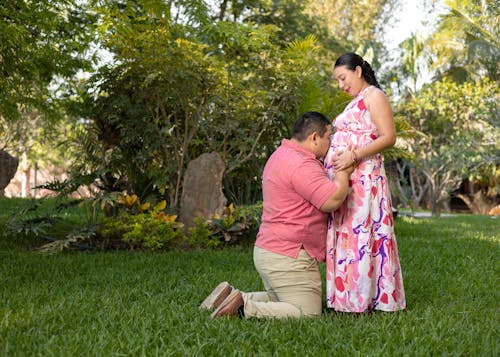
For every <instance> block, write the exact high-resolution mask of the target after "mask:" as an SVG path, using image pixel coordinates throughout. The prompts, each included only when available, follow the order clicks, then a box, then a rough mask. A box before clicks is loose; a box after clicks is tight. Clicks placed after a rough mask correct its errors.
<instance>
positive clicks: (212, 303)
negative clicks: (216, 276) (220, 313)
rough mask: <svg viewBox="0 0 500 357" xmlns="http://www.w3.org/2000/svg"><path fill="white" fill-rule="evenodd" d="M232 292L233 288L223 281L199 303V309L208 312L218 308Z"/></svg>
mask: <svg viewBox="0 0 500 357" xmlns="http://www.w3.org/2000/svg"><path fill="white" fill-rule="evenodd" d="M232 290H233V287H232V286H231V285H229V283H228V282H227V281H223V282H222V283H220V284H219V285H217V287H216V288H215V289H214V290H213V291H212V292H211V293H210V295H208V296H207V298H206V299H205V300H204V301H203V302H202V303H201V305H200V309H206V310H210V309H213V308H216V307H218V306H219V305H220V304H221V303H222V302H223V301H224V299H226V298H227V297H228V296H229V294H231V291H232Z"/></svg>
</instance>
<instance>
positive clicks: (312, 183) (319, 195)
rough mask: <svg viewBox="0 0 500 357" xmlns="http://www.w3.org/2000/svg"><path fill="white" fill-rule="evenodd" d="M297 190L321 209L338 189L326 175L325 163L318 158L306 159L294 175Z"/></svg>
mask: <svg viewBox="0 0 500 357" xmlns="http://www.w3.org/2000/svg"><path fill="white" fill-rule="evenodd" d="M292 185H293V187H294V189H295V191H296V192H297V193H298V194H299V195H300V196H302V197H303V198H304V199H305V200H307V201H309V202H311V204H312V205H313V206H314V207H316V208H317V209H319V208H320V207H321V206H322V205H323V204H324V203H325V202H326V200H328V198H330V196H331V195H332V194H333V192H334V191H335V190H336V185H335V183H334V182H332V181H330V179H329V178H328V176H327V175H326V171H325V169H324V167H323V165H322V164H321V163H320V162H319V161H317V160H313V159H311V160H307V161H304V162H303V163H302V164H301V165H300V166H299V167H297V169H296V170H295V172H294V173H293V175H292Z"/></svg>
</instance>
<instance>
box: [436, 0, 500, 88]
mask: <svg viewBox="0 0 500 357" xmlns="http://www.w3.org/2000/svg"><path fill="white" fill-rule="evenodd" d="M445 3H446V5H447V7H448V9H449V11H448V12H447V13H445V14H444V15H442V16H441V18H440V20H439V26H438V29H437V30H436V31H435V33H434V34H433V36H432V37H431V38H430V39H429V45H430V48H431V51H432V53H433V55H434V58H435V61H434V68H435V69H436V70H438V71H439V75H440V76H451V77H453V78H455V79H456V80H459V81H464V80H467V79H469V78H474V79H477V78H480V77H483V76H486V77H488V78H490V79H492V80H494V81H498V80H499V79H500V71H499V66H498V58H499V57H500V42H499V37H500V32H499V26H498V15H499V12H498V2H497V1H495V0H483V1H473V0H447V1H446V2H445Z"/></svg>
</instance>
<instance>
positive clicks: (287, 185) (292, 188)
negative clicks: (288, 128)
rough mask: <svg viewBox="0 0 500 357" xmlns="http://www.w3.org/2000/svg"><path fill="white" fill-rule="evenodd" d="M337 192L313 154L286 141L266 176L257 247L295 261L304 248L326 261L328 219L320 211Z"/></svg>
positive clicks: (263, 185)
mask: <svg viewBox="0 0 500 357" xmlns="http://www.w3.org/2000/svg"><path fill="white" fill-rule="evenodd" d="M335 189H336V185H335V184H334V183H333V182H332V181H330V179H329V178H328V177H327V175H326V172H325V169H324V167H323V164H322V163H321V162H320V161H319V160H318V159H316V156H315V155H314V154H313V153H312V152H309V151H307V150H306V149H304V148H302V147H301V146H300V145H298V144H297V143H296V142H294V141H292V140H287V139H284V140H283V141H282V142H281V146H280V147H279V148H278V149H277V150H276V151H275V152H274V153H273V154H272V155H271V157H270V158H269V160H268V161H267V163H266V166H265V168H264V173H263V175H262V194H263V210H262V222H261V225H260V228H259V233H258V234H257V239H256V241H255V245H256V246H257V247H259V248H262V249H265V250H268V251H271V252H273V253H277V254H282V255H285V256H288V257H291V258H297V256H298V254H299V251H300V249H301V248H303V249H305V251H306V252H307V254H309V256H310V257H311V258H315V259H316V260H317V261H324V260H325V249H326V231H327V218H328V215H327V213H323V212H321V211H320V210H319V208H320V207H321V206H322V205H323V204H324V203H325V202H326V200H327V199H328V198H329V197H330V196H331V195H332V194H333V192H334V191H335Z"/></svg>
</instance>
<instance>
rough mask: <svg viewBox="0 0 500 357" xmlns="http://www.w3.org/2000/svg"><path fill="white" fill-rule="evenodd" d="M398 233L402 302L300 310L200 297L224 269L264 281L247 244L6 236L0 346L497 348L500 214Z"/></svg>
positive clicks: (19, 351) (1, 256) (128, 350)
mask: <svg viewBox="0 0 500 357" xmlns="http://www.w3.org/2000/svg"><path fill="white" fill-rule="evenodd" d="M4 221H5V220H4ZM0 228H2V227H0ZM396 233H397V239H398V246H399V252H400V259H401V264H402V268H403V278H404V283H405V289H406V298H407V304H408V307H407V310H406V311H403V312H398V313H383V312H376V313H374V314H372V315H352V314H343V313H335V312H331V311H326V310H325V314H324V316H323V317H321V318H317V319H300V320H256V319H248V320H247V319H240V318H231V317H225V318H221V319H216V320H213V319H211V318H210V313H209V312H206V311H200V310H199V309H198V305H199V304H200V303H201V301H202V300H203V299H204V298H205V297H206V295H207V294H209V293H210V292H211V290H212V289H213V288H214V287H215V286H216V285H217V284H218V283H219V282H220V281H223V280H227V281H229V282H230V283H231V284H233V285H235V286H236V287H238V288H240V289H242V290H246V291H250V290H260V289H262V283H261V281H260V278H259V276H258V274H257V272H256V271H255V269H254V267H253V262H252V247H251V244H247V245H246V246H241V247H230V248H229V247H228V248H224V249H219V250H205V251H182V252H169V253H148V252H99V253H89V252H71V253H62V254H58V255H50V256H48V255H42V254H39V253H37V252H35V251H33V250H32V249H30V244H19V242H14V241H13V240H12V239H9V238H8V237H4V238H1V239H2V242H1V244H0V355H1V356H77V355H78V356H233V355H236V356H437V355H439V356H495V357H496V356H499V355H500V350H499V347H498V341H499V340H500V336H499V326H500V324H499V321H500V320H499V307H500V303H499V302H500V299H499V298H500V296H499V295H500V294H499V275H500V274H499V273H500V269H499V264H498V257H499V253H500V249H499V248H500V218H496V219H495V218H491V217H488V216H473V215H460V216H456V217H444V218H419V219H417V218H406V217H399V218H397V219H396ZM321 269H322V272H323V274H324V266H323V265H322V266H321Z"/></svg>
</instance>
